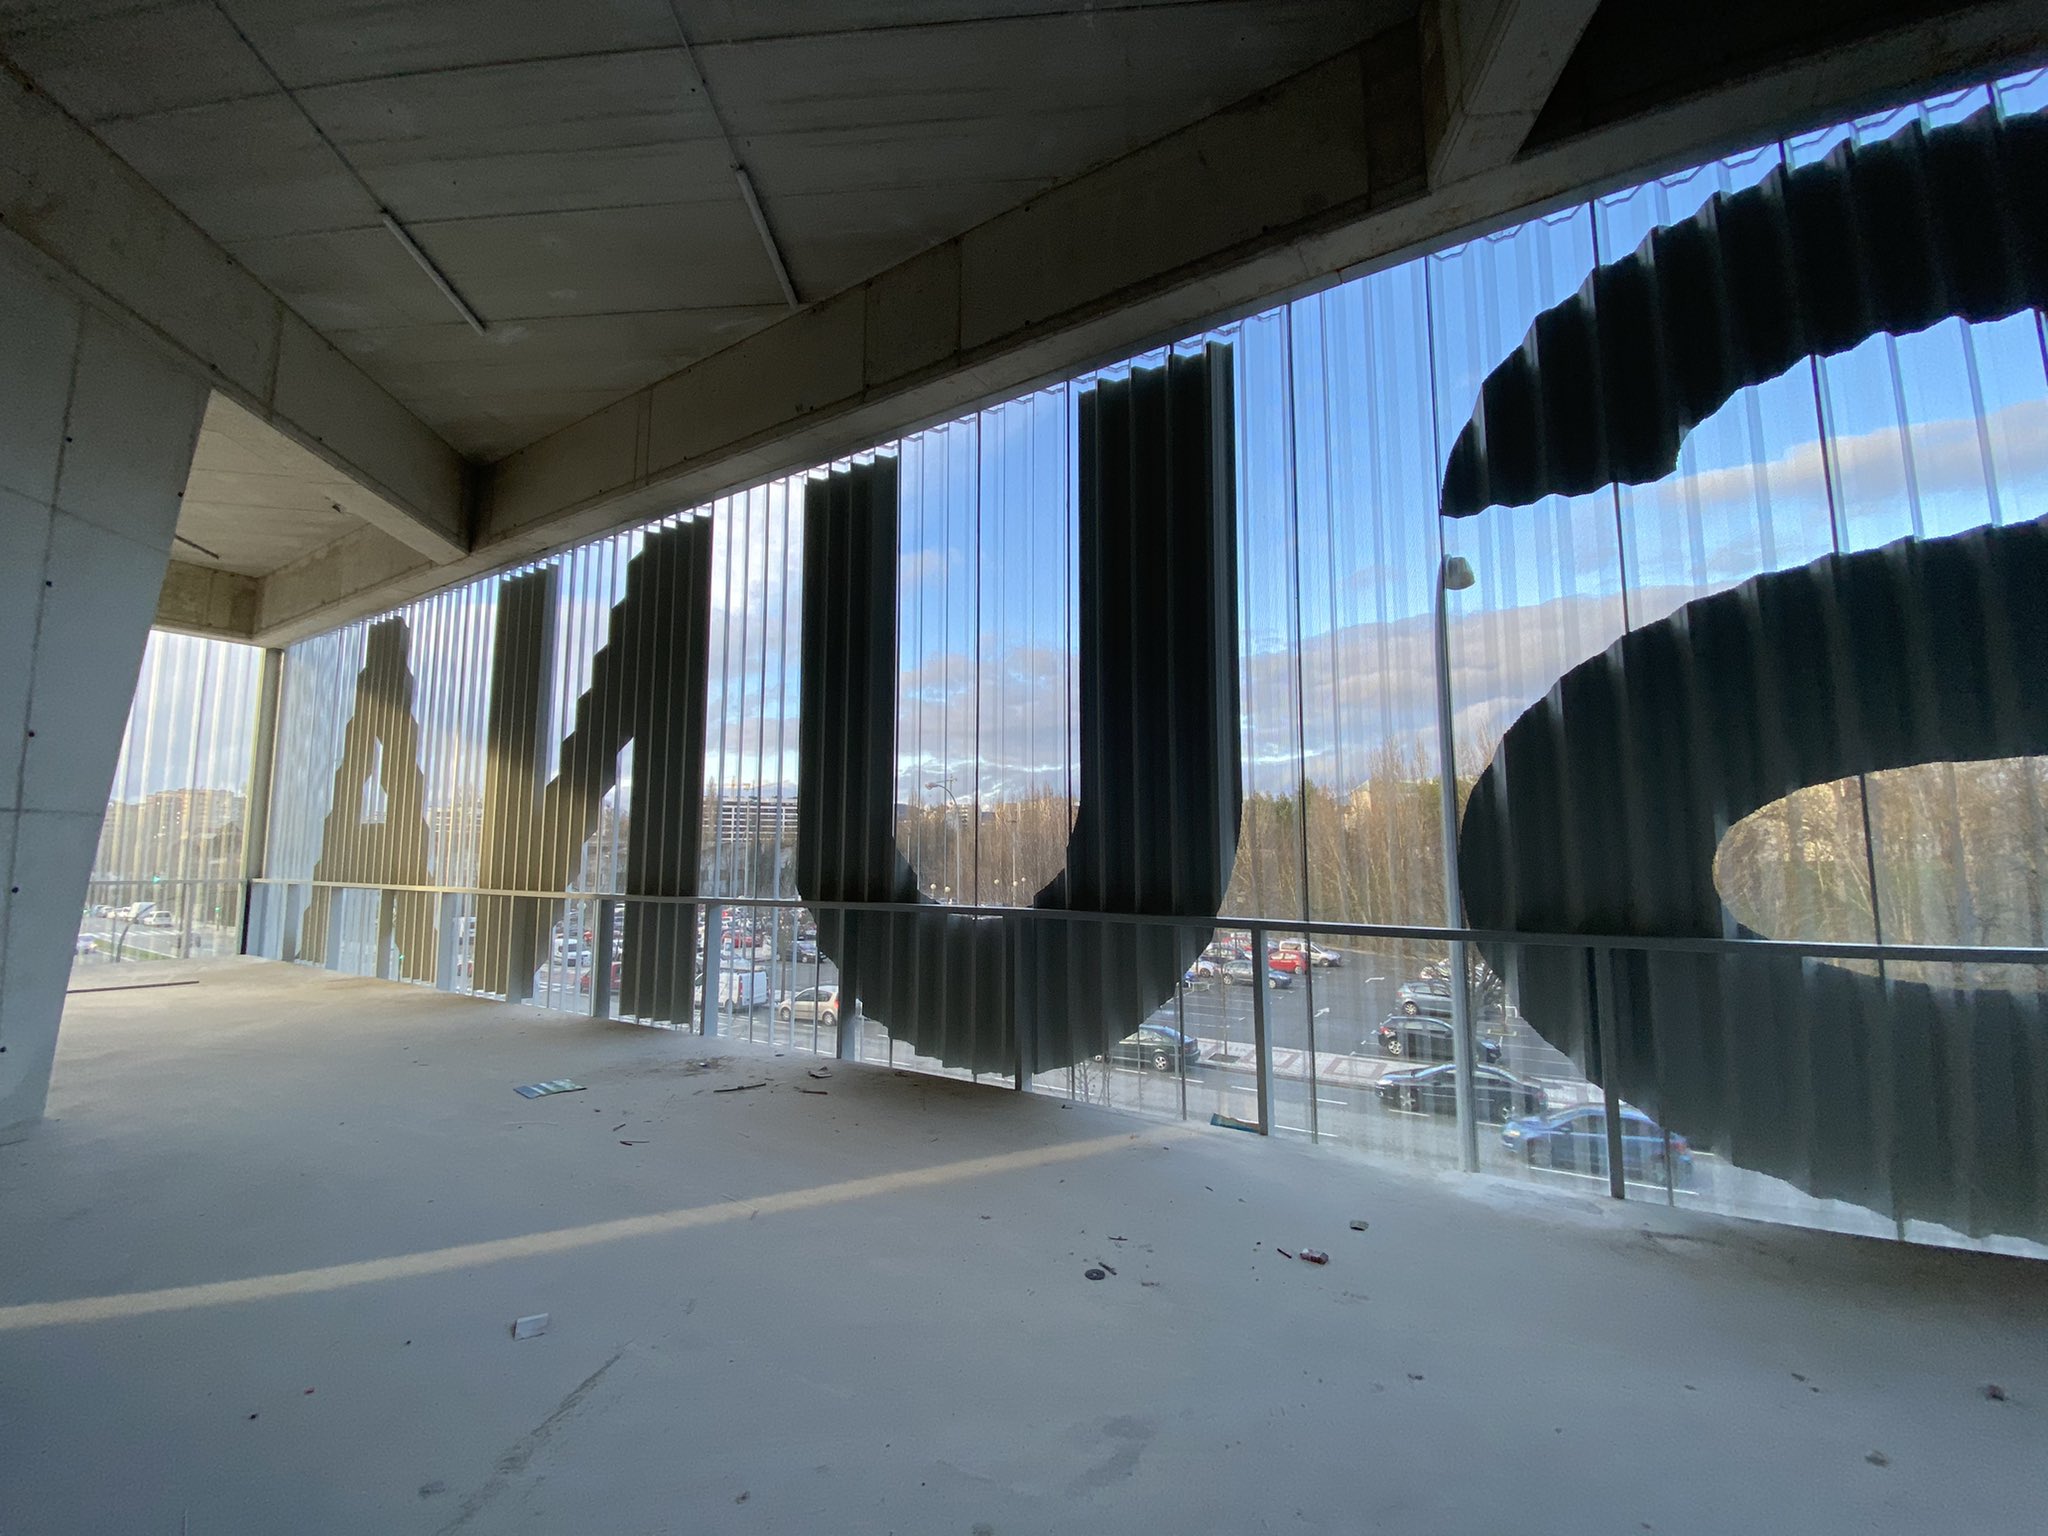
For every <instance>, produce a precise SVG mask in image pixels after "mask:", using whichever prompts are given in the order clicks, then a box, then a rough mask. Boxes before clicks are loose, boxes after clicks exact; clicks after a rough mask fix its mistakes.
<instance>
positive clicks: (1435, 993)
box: [1394, 976, 1501, 1019]
mask: <svg viewBox="0 0 2048 1536" xmlns="http://www.w3.org/2000/svg"><path fill="white" fill-rule="evenodd" d="M1466 995H1467V996H1468V997H1470V998H1471V1000H1472V1016H1473V1017H1474V1018H1476V1019H1497V1018H1499V1017H1500V1015H1501V1006H1500V1002H1499V1000H1498V999H1497V998H1492V997H1487V996H1485V995H1483V989H1481V988H1478V987H1475V988H1473V990H1472V991H1471V992H1469V993H1467V994H1466ZM1394 1002H1395V1005H1396V1006H1397V1007H1399V1008H1400V1010H1401V1011H1402V1012H1403V1013H1405V1014H1407V1015H1409V1016H1410V1017H1411V1018H1412V1017H1415V1016H1417V1015H1426V1016H1428V1017H1431V1018H1438V1019H1448V1018H1449V1017H1450V1016H1451V984H1450V983H1449V982H1447V981H1444V980H1443V979H1441V978H1440V977H1432V976H1418V977H1417V978H1416V979H1415V980H1413V981H1404V982H1402V983H1401V990H1400V991H1398V992H1396V993H1395V994H1394Z"/></svg>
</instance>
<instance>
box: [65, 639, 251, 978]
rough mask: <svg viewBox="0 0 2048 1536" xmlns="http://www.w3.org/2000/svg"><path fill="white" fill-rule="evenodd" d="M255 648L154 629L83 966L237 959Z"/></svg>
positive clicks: (96, 879)
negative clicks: (217, 958) (147, 961)
mask: <svg viewBox="0 0 2048 1536" xmlns="http://www.w3.org/2000/svg"><path fill="white" fill-rule="evenodd" d="M262 677H263V652H261V651H260V650H257V649H256V648H255V647H253V646H247V645H232V644H229V643H227V642H226V641H220V640H201V639H196V638H194V637H192V636H189V635H174V634H170V633H168V632H167V631H163V630H153V631H151V632H150V636H149V641H148V644H147V645H146V646H145V647H144V649H143V653H142V670H141V673H140V675H139V677H138V678H137V681H136V686H135V698H134V701H133V703H132V704H131V705H130V706H129V710H128V728H127V732H126V734H125V735H124V736H123V737H122V740H121V756H120V759H119V761H118V763H117V765H116V767H115V769H114V783H113V789H112V791H111V792H110V794H109V795H108V797H107V816H106V820H105V821H104V822H103V823H102V824H101V826H100V841H99V849H98V851H97V852H96V853H95V855H94V856H93V869H92V880H91V882H90V884H89V885H88V887H87V895H86V908H85V912H84V914H83V916H82V919H81V921H80V924H79V932H78V946H77V962H76V963H77V964H79V965H81V966H102V965H112V964H116V963H128V962H134V961H144V960H180V959H191V958H197V957H207V956H214V955H232V954H235V953H237V952H238V951H239V950H240V948H241V939H242V898H243V888H244V887H243V882H244V880H245V878H246V876H247V873H248V872H247V869H246V868H245V866H244V862H243V859H244V845H245V838H246V834H247V832H248V827H249V791H250V782H251V768H252V755H253V752H254V748H255V740H256V710H257V703H258V695H259V693H260V691H261V688H262Z"/></svg>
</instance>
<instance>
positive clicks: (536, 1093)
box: [512, 1077, 583, 1099]
mask: <svg viewBox="0 0 2048 1536" xmlns="http://www.w3.org/2000/svg"><path fill="white" fill-rule="evenodd" d="M512 1091H513V1092H514V1093H516V1094H518V1095H519V1097H521V1098H522V1099H544V1098H546V1097H547V1096H548V1095H549V1094H551V1093H581V1092H582V1091H583V1085H582V1084H581V1083H572V1082H571V1081H569V1079H568V1078H566V1077H558V1078H555V1079H554V1080H552V1081H551V1082H545V1083H521V1084H520V1085H519V1086H518V1087H516V1088H514V1089H513V1090H512Z"/></svg>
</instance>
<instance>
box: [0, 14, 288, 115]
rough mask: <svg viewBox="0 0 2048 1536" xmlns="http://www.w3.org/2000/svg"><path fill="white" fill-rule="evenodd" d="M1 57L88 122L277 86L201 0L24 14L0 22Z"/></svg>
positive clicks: (260, 92) (251, 92)
mask: <svg viewBox="0 0 2048 1536" xmlns="http://www.w3.org/2000/svg"><path fill="white" fill-rule="evenodd" d="M0 53H4V54H5V55H6V56H7V57H8V58H9V59H10V60H12V61H13V62H14V64H15V65H16V66H17V67H19V68H21V69H23V70H25V71H27V72H28V73H29V74H30V75H32V76H33V77H34V78H35V82H36V84H37V85H39V86H41V87H42V89H43V90H44V91H45V92H47V93H48V94H49V96H50V97H51V98H52V99H53V100H55V101H56V103H57V104H58V105H59V106H61V107H63V108H64V110H65V111H67V112H69V113H70V114H71V115H72V116H73V117H76V118H80V119H82V120H83V121H85V122H88V123H93V122H99V121H101V120H102V119H105V118H108V117H114V116H134V115H137V114H140V113H146V112H161V111H164V110H166V109H167V108H171V107H183V106H190V105H192V104H194V103H196V102H205V101H221V100H225V99H228V98H231V97H236V96H254V95H260V94H262V93H263V92H266V91H272V90H275V89H276V87H275V84H274V82H273V81H272V80H271V78H270V76H269V75H268V74H266V73H265V72H264V69H263V66H262V64H261V63H260V62H259V61H258V60H257V58H256V56H255V55H254V54H252V53H251V52H250V51H249V50H248V48H247V47H245V46H244V45H243V43H242V41H241V39H240V38H238V37H237V36H236V35H235V29H234V28H233V27H232V26H230V25H229V24H228V22H227V21H226V20H225V19H224V18H223V17H222V16H221V14H220V12H219V11H218V10H217V9H215V8H214V7H213V6H212V5H211V4H209V3H208V0H184V3H181V4H175V5H162V6H150V7H147V8H141V7H132V8H122V9H119V10H116V9H112V8H109V7H80V6H73V5H68V4H53V5H47V6H39V7H34V8H30V9H26V10H24V11H22V12H19V13H17V14H16V15H15V16H13V17H11V18H9V17H4V16H0Z"/></svg>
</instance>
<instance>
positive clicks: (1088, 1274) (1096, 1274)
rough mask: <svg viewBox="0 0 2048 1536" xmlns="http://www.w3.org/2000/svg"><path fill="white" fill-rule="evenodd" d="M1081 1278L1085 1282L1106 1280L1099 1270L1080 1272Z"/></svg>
mask: <svg viewBox="0 0 2048 1536" xmlns="http://www.w3.org/2000/svg"><path fill="white" fill-rule="evenodd" d="M1081 1276H1082V1278H1083V1279H1086V1280H1103V1279H1107V1278H1108V1277H1107V1276H1105V1275H1104V1274H1103V1272H1102V1271H1101V1270H1099V1269H1084V1270H1082V1271H1081Z"/></svg>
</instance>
